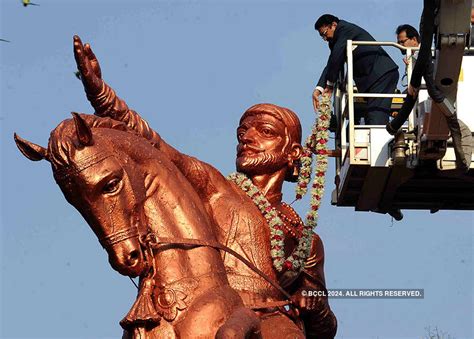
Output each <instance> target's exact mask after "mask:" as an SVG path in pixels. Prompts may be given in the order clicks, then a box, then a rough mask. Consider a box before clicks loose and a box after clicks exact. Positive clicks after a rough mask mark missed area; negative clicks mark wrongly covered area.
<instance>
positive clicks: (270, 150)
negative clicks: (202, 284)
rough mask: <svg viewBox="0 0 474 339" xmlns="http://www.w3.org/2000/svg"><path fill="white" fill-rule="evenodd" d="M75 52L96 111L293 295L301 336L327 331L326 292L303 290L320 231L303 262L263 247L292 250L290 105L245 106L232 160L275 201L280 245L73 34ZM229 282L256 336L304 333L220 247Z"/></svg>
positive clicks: (221, 236)
mask: <svg viewBox="0 0 474 339" xmlns="http://www.w3.org/2000/svg"><path fill="white" fill-rule="evenodd" d="M74 55H75V58H76V62H77V66H78V69H79V71H80V73H81V79H82V82H83V84H84V89H85V92H86V95H87V98H88V99H89V101H90V102H91V104H92V106H93V107H94V109H95V114H97V115H99V116H108V117H111V118H113V119H116V120H120V121H123V122H125V123H126V124H127V125H128V126H129V127H130V128H131V129H133V130H135V131H136V132H137V133H138V134H140V135H141V136H143V137H144V138H146V139H148V140H149V141H150V142H152V143H153V144H154V146H155V147H157V148H159V149H160V150H161V151H162V152H164V153H165V154H167V156H168V157H169V158H170V160H171V161H173V162H174V163H175V165H176V166H177V167H178V169H179V170H180V171H181V172H182V173H183V174H184V176H185V177H186V178H187V180H188V181H189V182H190V183H191V184H192V185H193V187H194V188H195V190H196V192H197V193H198V194H199V196H200V198H201V200H202V201H203V203H204V205H205V206H206V209H207V211H208V213H209V216H210V219H211V220H212V221H213V222H214V223H215V225H216V230H217V232H216V233H217V234H216V236H217V239H218V241H219V242H220V243H221V244H223V245H225V246H227V247H229V248H231V249H233V250H234V251H236V252H237V253H239V254H241V255H242V256H244V257H245V258H246V259H247V260H249V261H250V262H251V263H252V264H253V265H254V266H256V267H257V268H258V269H260V270H261V271H262V272H263V273H265V274H266V275H267V276H268V277H270V278H271V279H273V280H275V281H276V280H278V281H279V283H280V284H281V286H282V287H283V288H284V289H285V290H286V291H288V292H289V293H290V294H291V295H292V296H293V297H292V301H293V303H294V304H295V305H296V307H297V309H298V312H297V313H299V319H300V320H303V322H304V325H305V328H306V336H307V337H308V338H311V337H318V338H333V337H334V336H335V333H336V328H337V324H336V318H335V317H334V314H333V313H332V311H331V309H330V308H329V304H328V301H327V297H321V296H317V297H308V296H304V295H303V294H304V293H302V291H306V290H320V291H326V288H325V280H324V269H323V265H324V251H323V244H322V241H321V239H320V238H319V236H317V235H316V234H314V233H312V235H311V237H310V239H309V241H310V243H311V251H310V253H309V256H308V257H306V258H303V259H304V264H303V265H302V266H304V269H302V270H301V269H297V270H295V269H294V268H293V267H291V265H290V266H288V265H286V266H285V267H279V269H276V268H275V267H274V264H273V262H272V257H271V255H270V253H275V251H278V250H279V251H282V252H283V255H284V256H285V257H287V256H289V255H290V254H291V253H293V251H294V250H295V247H296V246H297V244H298V241H299V238H300V237H302V234H301V232H300V230H301V228H302V226H303V222H302V221H301V219H300V217H299V216H298V215H297V213H296V212H295V211H294V210H293V208H291V207H290V206H289V205H287V204H285V203H283V202H282V186H283V182H284V181H285V180H289V181H295V180H296V178H297V175H298V168H299V166H298V164H299V158H300V157H301V153H302V147H301V124H300V121H299V119H298V117H297V115H296V114H295V113H294V112H292V111H291V110H289V109H287V108H283V107H279V106H276V105H273V104H258V105H255V106H252V107H250V108H249V109H248V110H247V111H246V112H245V113H244V114H243V116H242V118H241V119H240V124H239V127H238V129H237V138H238V146H237V160H236V167H237V170H238V171H239V172H240V173H243V174H244V175H245V176H247V178H248V179H250V181H251V184H252V185H253V186H254V187H256V189H258V191H259V192H260V193H261V194H262V195H263V196H264V197H265V199H266V200H267V201H268V202H269V203H270V205H271V206H272V207H273V208H275V210H276V211H277V213H278V215H279V217H280V219H281V220H282V221H283V224H284V246H283V248H275V246H274V245H272V244H271V243H270V237H271V232H272V230H271V224H272V222H271V221H270V222H269V221H268V219H265V217H264V216H263V215H262V212H261V211H260V210H259V209H258V208H257V206H256V204H255V202H254V201H252V199H249V196H248V195H247V193H246V192H244V190H243V189H242V187H239V186H238V185H237V184H236V183H234V182H232V181H229V180H227V179H226V178H225V177H224V176H223V175H222V174H221V173H220V172H219V171H218V170H217V169H215V168H214V167H212V166H211V165H209V164H207V163H204V162H202V161H200V160H198V159H196V158H194V157H190V156H188V155H185V154H182V153H181V152H179V151H178V150H176V149H175V148H173V147H172V146H170V145H169V144H167V143H166V142H165V141H164V140H163V139H162V138H161V137H160V135H159V134H158V133H157V132H155V131H154V130H153V129H151V128H150V127H149V126H148V123H147V122H146V121H145V120H143V119H142V118H141V117H140V116H139V115H138V114H137V113H136V112H134V111H133V110H131V109H129V108H128V106H127V104H126V103H125V102H124V101H123V100H122V99H120V98H119V97H118V96H117V95H116V94H115V92H114V91H113V90H112V89H111V88H110V87H109V86H108V85H107V84H106V83H105V82H104V81H103V80H102V75H101V71H100V66H99V63H98V61H97V58H96V57H95V55H94V54H93V52H92V50H91V48H90V46H89V45H88V44H86V45H83V44H82V42H81V40H80V39H79V37H77V36H75V37H74ZM254 200H255V199H254ZM222 255H223V260H224V265H225V269H226V272H227V277H228V280H229V283H230V285H231V286H232V287H233V288H234V289H235V290H237V291H238V292H239V295H240V296H241V298H242V300H243V302H244V304H245V305H246V306H248V307H250V308H252V309H254V310H255V311H256V312H257V313H258V314H259V315H260V317H261V319H262V335H263V337H281V338H304V336H303V334H302V331H301V329H300V328H299V326H298V324H297V323H298V319H295V318H298V315H295V314H294V312H293V314H289V313H288V312H285V309H284V308H283V307H281V305H283V304H282V303H281V302H282V300H283V299H284V297H283V296H282V295H281V293H280V292H279V291H277V290H276V289H275V288H273V287H272V286H271V285H270V284H269V283H267V282H266V281H265V280H264V279H262V278H261V277H260V276H259V275H257V274H256V273H255V272H253V271H252V270H251V269H249V267H247V266H246V265H245V264H244V263H242V262H241V261H240V260H239V259H237V258H235V257H233V256H231V255H229V254H226V253H223V254H222Z"/></svg>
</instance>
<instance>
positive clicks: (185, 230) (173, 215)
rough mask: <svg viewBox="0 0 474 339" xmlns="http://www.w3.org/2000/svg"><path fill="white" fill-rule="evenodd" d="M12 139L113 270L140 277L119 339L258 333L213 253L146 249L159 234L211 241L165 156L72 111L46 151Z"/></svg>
mask: <svg viewBox="0 0 474 339" xmlns="http://www.w3.org/2000/svg"><path fill="white" fill-rule="evenodd" d="M15 141H16V143H17V146H18V147H19V149H20V151H21V152H22V153H23V154H24V155H25V156H26V157H27V158H28V159H30V160H35V161H36V160H41V159H45V160H47V161H49V162H50V163H51V165H52V169H53V174H54V178H55V180H56V182H57V184H58V185H59V187H60V188H61V191H62V192H63V194H64V196H65V198H66V200H67V201H68V202H69V203H70V204H72V205H73V206H74V207H75V208H76V209H77V210H78V211H79V212H80V213H81V215H82V216H83V217H84V218H85V220H86V221H87V222H88V224H89V225H90V227H91V228H92V230H93V232H94V233H95V234H96V236H97V238H98V239H99V241H100V243H101V245H102V246H103V247H104V248H105V250H106V251H107V253H108V256H109V262H110V264H111V266H112V267H113V268H114V269H115V270H117V271H118V272H119V273H121V274H123V275H127V276H130V277H136V276H140V293H139V295H138V298H137V301H136V302H135V305H134V306H133V307H132V310H131V311H130V312H129V314H128V315H127V317H125V319H124V320H123V321H122V322H121V324H122V326H123V327H124V329H125V332H124V337H133V338H138V337H140V338H213V337H218V338H244V337H250V336H251V335H254V336H258V333H259V319H258V318H257V316H256V315H255V313H254V312H253V311H250V310H249V309H247V308H245V307H244V306H243V303H242V300H241V298H240V297H239V295H238V293H237V292H236V291H235V290H234V289H232V288H231V287H230V286H229V282H228V280H227V275H226V271H225V268H224V265H223V261H222V258H221V255H220V253H219V251H218V250H217V249H215V248H213V247H210V246H190V245H189V244H188V245H186V244H174V245H173V244H164V245H163V246H155V247H154V248H152V247H151V246H150V245H149V244H150V238H151V239H153V240H154V243H156V240H157V239H160V238H161V237H163V238H170V239H174V238H176V239H194V240H196V241H200V242H203V243H205V242H211V243H212V242H213V241H214V242H215V240H216V237H215V234H214V233H215V226H214V225H213V224H212V222H211V220H210V219H209V217H208V215H207V214H206V212H205V208H204V206H203V204H202V202H201V200H200V199H199V197H198V195H197V194H196V192H195V191H194V189H193V188H192V187H191V185H190V183H189V182H188V181H187V180H186V179H185V178H184V176H183V175H182V174H181V173H180V171H179V170H178V169H177V168H176V166H175V165H174V164H173V163H172V162H171V161H170V160H169V159H167V157H166V156H164V155H163V152H161V151H160V150H158V149H156V148H155V147H153V146H152V144H150V143H149V142H148V141H147V140H145V139H144V138H142V137H140V136H137V135H136V134H135V133H134V132H133V131H131V130H129V129H128V128H127V127H126V126H125V124H123V123H120V122H117V121H114V120H112V119H110V118H100V117H96V116H92V115H80V114H77V113H73V119H67V120H64V121H63V122H62V123H60V124H59V125H58V127H56V128H55V129H54V130H53V131H52V133H51V137H50V139H49V143H48V148H47V149H46V148H43V147H41V146H39V145H36V144H34V143H31V142H29V141H26V140H24V139H22V138H20V137H19V136H17V135H16V134H15ZM191 245H192V244H191Z"/></svg>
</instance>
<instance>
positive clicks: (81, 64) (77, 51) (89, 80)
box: [74, 35, 103, 95]
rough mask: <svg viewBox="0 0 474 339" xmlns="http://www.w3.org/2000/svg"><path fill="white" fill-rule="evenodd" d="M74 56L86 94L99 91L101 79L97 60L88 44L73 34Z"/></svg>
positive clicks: (95, 93)
mask: <svg viewBox="0 0 474 339" xmlns="http://www.w3.org/2000/svg"><path fill="white" fill-rule="evenodd" d="M74 58H75V59H76V64H77V69H78V70H79V72H80V74H81V79H82V83H83V84H84V89H85V91H86V93H87V94H88V95H97V94H99V93H100V92H101V90H102V86H103V81H102V72H101V70H100V65H99V62H98V61H97V58H96V57H95V55H94V52H92V49H91V47H90V45H89V44H85V45H83V44H82V41H81V39H80V38H79V37H78V36H77V35H75V36H74Z"/></svg>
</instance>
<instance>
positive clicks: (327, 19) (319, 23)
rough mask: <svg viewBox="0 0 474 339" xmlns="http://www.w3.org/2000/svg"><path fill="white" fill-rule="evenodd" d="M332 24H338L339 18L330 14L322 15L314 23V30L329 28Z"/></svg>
mask: <svg viewBox="0 0 474 339" xmlns="http://www.w3.org/2000/svg"><path fill="white" fill-rule="evenodd" d="M333 22H336V23H337V22H339V18H338V17H337V16H334V15H332V14H324V15H321V16H320V17H319V19H318V20H316V23H315V24H314V29H315V30H317V31H318V30H319V29H320V28H321V27H323V26H329V25H331V24H332V23H333Z"/></svg>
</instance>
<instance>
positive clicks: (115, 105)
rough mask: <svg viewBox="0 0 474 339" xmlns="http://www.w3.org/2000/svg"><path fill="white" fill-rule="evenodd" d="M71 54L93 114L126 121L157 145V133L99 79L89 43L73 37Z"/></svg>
mask: <svg viewBox="0 0 474 339" xmlns="http://www.w3.org/2000/svg"><path fill="white" fill-rule="evenodd" d="M74 57H75V59H76V63H77V68H78V70H79V72H80V74H81V80H82V83H83V85H84V90H85V92H86V95H87V99H88V100H89V101H90V103H91V104H92V107H94V109H95V114H96V115H98V116H101V117H110V118H112V119H114V120H119V121H122V122H124V123H126V124H127V126H128V127H130V128H131V129H133V130H135V131H137V132H138V133H139V134H140V135H141V136H143V137H144V138H146V139H148V140H150V141H151V142H153V143H154V144H155V145H156V146H157V147H159V146H160V145H159V144H160V143H161V138H160V135H159V134H158V133H156V132H155V131H154V130H153V129H151V128H150V126H149V125H148V123H147V122H146V121H145V120H143V119H142V118H141V117H140V115H138V114H137V113H136V112H135V111H133V110H131V109H130V108H129V107H128V106H127V104H126V102H125V101H124V100H122V99H121V98H119V97H118V96H117V95H116V93H115V91H114V90H113V89H112V88H111V87H110V86H109V85H107V84H106V83H105V81H104V80H103V79H102V71H101V69H100V65H99V61H98V60H97V58H96V56H95V54H94V52H93V51H92V49H91V47H90V45H89V44H83V43H82V41H81V39H80V38H79V37H78V36H77V35H75V36H74Z"/></svg>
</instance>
